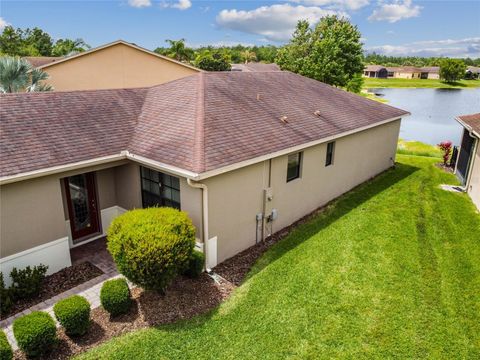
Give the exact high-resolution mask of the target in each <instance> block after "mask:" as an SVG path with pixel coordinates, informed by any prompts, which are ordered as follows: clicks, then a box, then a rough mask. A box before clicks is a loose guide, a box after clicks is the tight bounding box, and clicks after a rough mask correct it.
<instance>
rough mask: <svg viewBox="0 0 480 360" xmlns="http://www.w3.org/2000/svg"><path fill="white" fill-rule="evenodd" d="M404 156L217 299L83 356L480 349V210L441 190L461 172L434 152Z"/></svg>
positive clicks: (347, 355)
mask: <svg viewBox="0 0 480 360" xmlns="http://www.w3.org/2000/svg"><path fill="white" fill-rule="evenodd" d="M398 160H399V164H398V166H397V167H396V168H395V169H391V170H389V171H388V172H386V173H384V174H382V175H380V176H379V177H377V178H375V179H374V180H373V181H371V182H369V183H366V184H364V185H362V186H360V187H359V188H357V189H355V190H354V191H352V192H350V193H348V194H346V195H344V196H342V197H341V198H340V199H339V200H337V201H336V202H334V203H333V204H332V205H330V206H329V207H328V208H327V210H326V211H324V212H323V213H321V214H319V215H318V216H316V217H315V218H313V219H312V220H311V221H309V222H307V223H305V224H303V225H301V226H299V227H298V228H297V229H296V230H294V231H293V232H292V233H291V234H290V235H288V236H287V237H286V238H285V239H284V240H283V241H281V242H279V243H278V244H276V245H275V246H274V247H272V248H271V249H270V250H269V251H268V252H267V253H266V254H265V255H264V256H263V257H262V258H260V259H259V261H258V262H257V264H256V265H255V266H254V268H253V269H252V271H251V273H250V275H249V277H248V279H247V280H246V281H245V283H244V284H243V285H241V286H240V287H239V288H238V289H237V290H236V291H235V293H234V295H233V296H232V297H231V298H230V299H229V300H228V301H227V302H225V303H224V304H222V305H221V306H220V307H219V308H218V309H216V310H214V311H213V312H211V313H209V314H207V315H203V316H200V317H197V318H194V319H193V320H189V321H184V322H179V323H176V324H172V325H168V326H161V327H158V328H151V329H148V330H143V331H139V332H135V333H132V334H128V335H124V336H121V337H119V338H115V339H113V340H111V341H110V342H108V343H106V344H105V345H103V346H100V347H98V348H96V349H94V350H93V351H91V352H89V353H87V354H84V355H83V356H81V357H80V358H82V359H285V358H289V359H318V358H322V359H328V358H342V359H392V358H397V359H413V358H417V359H427V358H430V359H434V358H436V359H438V358H444V359H453V358H457V359H458V358H463V359H478V358H480V335H479V334H480V312H479V311H478V309H479V306H480V276H479V274H480V262H479V261H478V259H480V247H479V246H478V232H475V231H473V229H479V228H480V216H479V215H478V214H476V213H475V210H474V206H473V204H472V202H471V201H470V199H469V198H468V197H467V195H466V194H463V193H451V192H446V191H443V190H441V189H439V184H443V183H456V179H455V177H454V176H453V175H451V174H448V173H445V172H444V171H442V170H440V169H438V168H437V167H436V166H435V165H434V164H435V163H436V162H438V159H435V158H427V157H420V156H410V155H399V156H398ZM459 214H461V216H459ZM139 311H142V309H139Z"/></svg>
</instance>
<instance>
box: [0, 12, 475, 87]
mask: <svg viewBox="0 0 480 360" xmlns="http://www.w3.org/2000/svg"><path fill="white" fill-rule="evenodd" d="M166 42H167V44H168V45H169V46H166V47H157V48H156V49H155V50H154V51H155V52H156V53H158V54H161V55H165V56H168V57H171V58H173V59H175V60H177V61H181V62H184V63H188V64H192V65H194V66H196V67H198V68H201V69H203V70H207V71H229V70H231V64H232V63H249V62H264V63H272V62H275V63H276V64H278V65H279V66H280V68H281V69H282V70H288V71H292V72H294V73H297V74H300V75H303V76H306V77H309V78H312V79H316V80H319V81H322V82H324V83H327V84H330V85H333V86H337V87H341V88H344V89H346V90H348V91H352V92H360V90H361V88H362V85H363V78H362V73H363V69H364V66H365V64H368V63H375V64H379V65H384V66H400V65H403V66H406V65H411V66H440V67H441V70H440V77H441V78H442V79H443V80H445V81H448V82H452V81H457V80H459V79H461V78H463V77H464V76H465V70H466V66H467V65H480V59H448V58H422V57H393V56H385V55H379V54H365V52H364V49H363V44H362V42H361V34H360V31H359V30H358V28H357V26H355V25H353V24H351V23H350V21H349V20H348V19H345V18H341V17H337V16H325V17H323V18H322V19H321V20H320V21H319V22H318V23H317V24H316V25H315V26H311V24H310V23H309V22H308V21H306V20H302V21H299V22H298V23H297V26H296V29H295V32H294V34H293V35H292V38H291V39H290V41H289V42H288V43H287V44H286V45H284V46H281V47H277V46H274V45H264V46H244V45H236V46H220V47H213V46H204V47H199V48H191V47H188V46H187V44H186V42H185V39H179V40H166ZM89 48H90V46H89V45H88V44H86V43H85V41H83V40H82V39H76V40H72V39H58V40H56V41H53V39H52V38H51V36H50V35H49V34H48V33H46V32H45V31H43V30H41V29H39V28H33V29H20V28H18V29H14V28H13V27H11V26H7V27H5V29H4V30H3V32H2V34H1V35H0V55H8V56H13V57H25V56H66V55H70V54H73V53H77V52H82V51H85V50H87V49H89ZM8 56H3V57H2V59H0V60H1V61H0V62H1V63H0V80H1V81H0V83H1V84H0V85H1V86H0V90H3V91H8V89H10V88H12V86H13V85H11V84H12V82H13V81H17V75H16V74H17V72H16V70H15V69H16V66H17V65H22V66H23V67H25V69H27V68H28V65H26V64H16V63H15V61H18V62H19V61H21V60H22V61H25V60H23V59H17V60H14V59H13V60H12V58H10V60H9V61H10V62H7V61H6V58H7V57H8ZM17 67H18V66H17ZM4 79H7V80H8V82H6V81H4ZM31 80H33V79H32V78H29V81H31ZM18 84H19V85H18V86H17V85H15V86H13V87H18V88H24V89H27V91H28V89H29V88H32V85H31V84H30V85H28V84H27V85H25V84H26V83H25V79H23V80H22V81H20V82H19V83H18ZM33 89H39V87H38V86H33ZM33 91H35V90H33Z"/></svg>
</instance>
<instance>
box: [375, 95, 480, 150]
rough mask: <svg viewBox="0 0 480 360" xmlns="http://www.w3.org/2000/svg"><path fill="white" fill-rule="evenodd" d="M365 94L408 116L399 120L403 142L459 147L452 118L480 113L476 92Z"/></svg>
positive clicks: (457, 128) (458, 128)
mask: <svg viewBox="0 0 480 360" xmlns="http://www.w3.org/2000/svg"><path fill="white" fill-rule="evenodd" d="M368 90H369V91H370V92H373V93H375V94H377V96H380V97H382V98H384V99H386V100H388V104H389V105H392V106H395V107H399V108H401V109H404V110H407V111H409V112H410V113H411V114H412V115H410V116H407V117H406V118H404V119H402V126H401V128H400V137H401V138H402V139H405V140H418V141H422V142H424V143H427V144H431V145H436V144H438V143H439V142H441V141H443V140H451V141H452V142H453V143H454V144H455V145H459V144H460V142H461V135H462V127H461V126H460V124H458V123H457V121H456V120H455V117H456V116H458V115H465V114H472V113H476V112H480V88H477V89H392V88H388V89H368Z"/></svg>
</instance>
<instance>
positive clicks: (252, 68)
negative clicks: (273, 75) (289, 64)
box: [232, 62, 281, 72]
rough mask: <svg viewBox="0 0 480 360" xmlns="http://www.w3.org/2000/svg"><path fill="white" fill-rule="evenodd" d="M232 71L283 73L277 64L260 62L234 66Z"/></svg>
mask: <svg viewBox="0 0 480 360" xmlns="http://www.w3.org/2000/svg"><path fill="white" fill-rule="evenodd" d="M232 71H246V72H259V71H260V72H262V71H281V70H280V67H279V66H278V65H277V64H273V63H272V64H264V63H259V62H250V63H247V64H232Z"/></svg>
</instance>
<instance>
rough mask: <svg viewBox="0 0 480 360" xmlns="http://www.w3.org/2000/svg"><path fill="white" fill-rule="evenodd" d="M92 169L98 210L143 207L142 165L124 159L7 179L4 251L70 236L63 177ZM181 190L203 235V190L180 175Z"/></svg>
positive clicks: (1, 223)
mask: <svg viewBox="0 0 480 360" xmlns="http://www.w3.org/2000/svg"><path fill="white" fill-rule="evenodd" d="M108 166H110V167H108ZM90 171H95V172H96V176H95V177H96V187H97V197H98V204H99V210H103V209H107V208H110V207H112V206H115V205H118V206H119V207H121V208H123V209H126V210H130V209H133V208H141V207H142V196H141V187H140V168H139V165H138V164H135V163H131V162H125V161H122V162H116V163H111V164H104V165H101V166H96V167H91V168H85V169H81V170H75V171H70V172H65V173H60V174H55V175H50V176H45V177H41V178H37V179H31V180H24V181H20V182H17V183H13V184H7V185H2V186H1V187H0V206H1V207H0V231H1V232H0V235H1V236H0V257H5V256H8V255H12V254H16V253H18V252H21V251H24V250H28V249H30V248H32V247H35V246H38V245H42V244H46V243H49V242H51V241H54V240H57V239H60V238H62V237H65V236H68V231H67V223H66V220H68V209H67V206H66V199H65V193H64V185H63V178H65V177H67V176H72V175H76V174H81V173H85V172H90ZM180 196H181V207H182V210H184V211H186V212H187V213H188V214H189V216H190V217H191V218H192V221H193V223H194V225H195V227H196V228H197V237H198V238H200V237H201V233H202V212H201V210H202V193H201V190H199V189H194V188H191V187H190V186H189V185H188V184H187V181H186V180H185V179H183V178H181V179H180ZM102 225H103V224H102Z"/></svg>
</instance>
